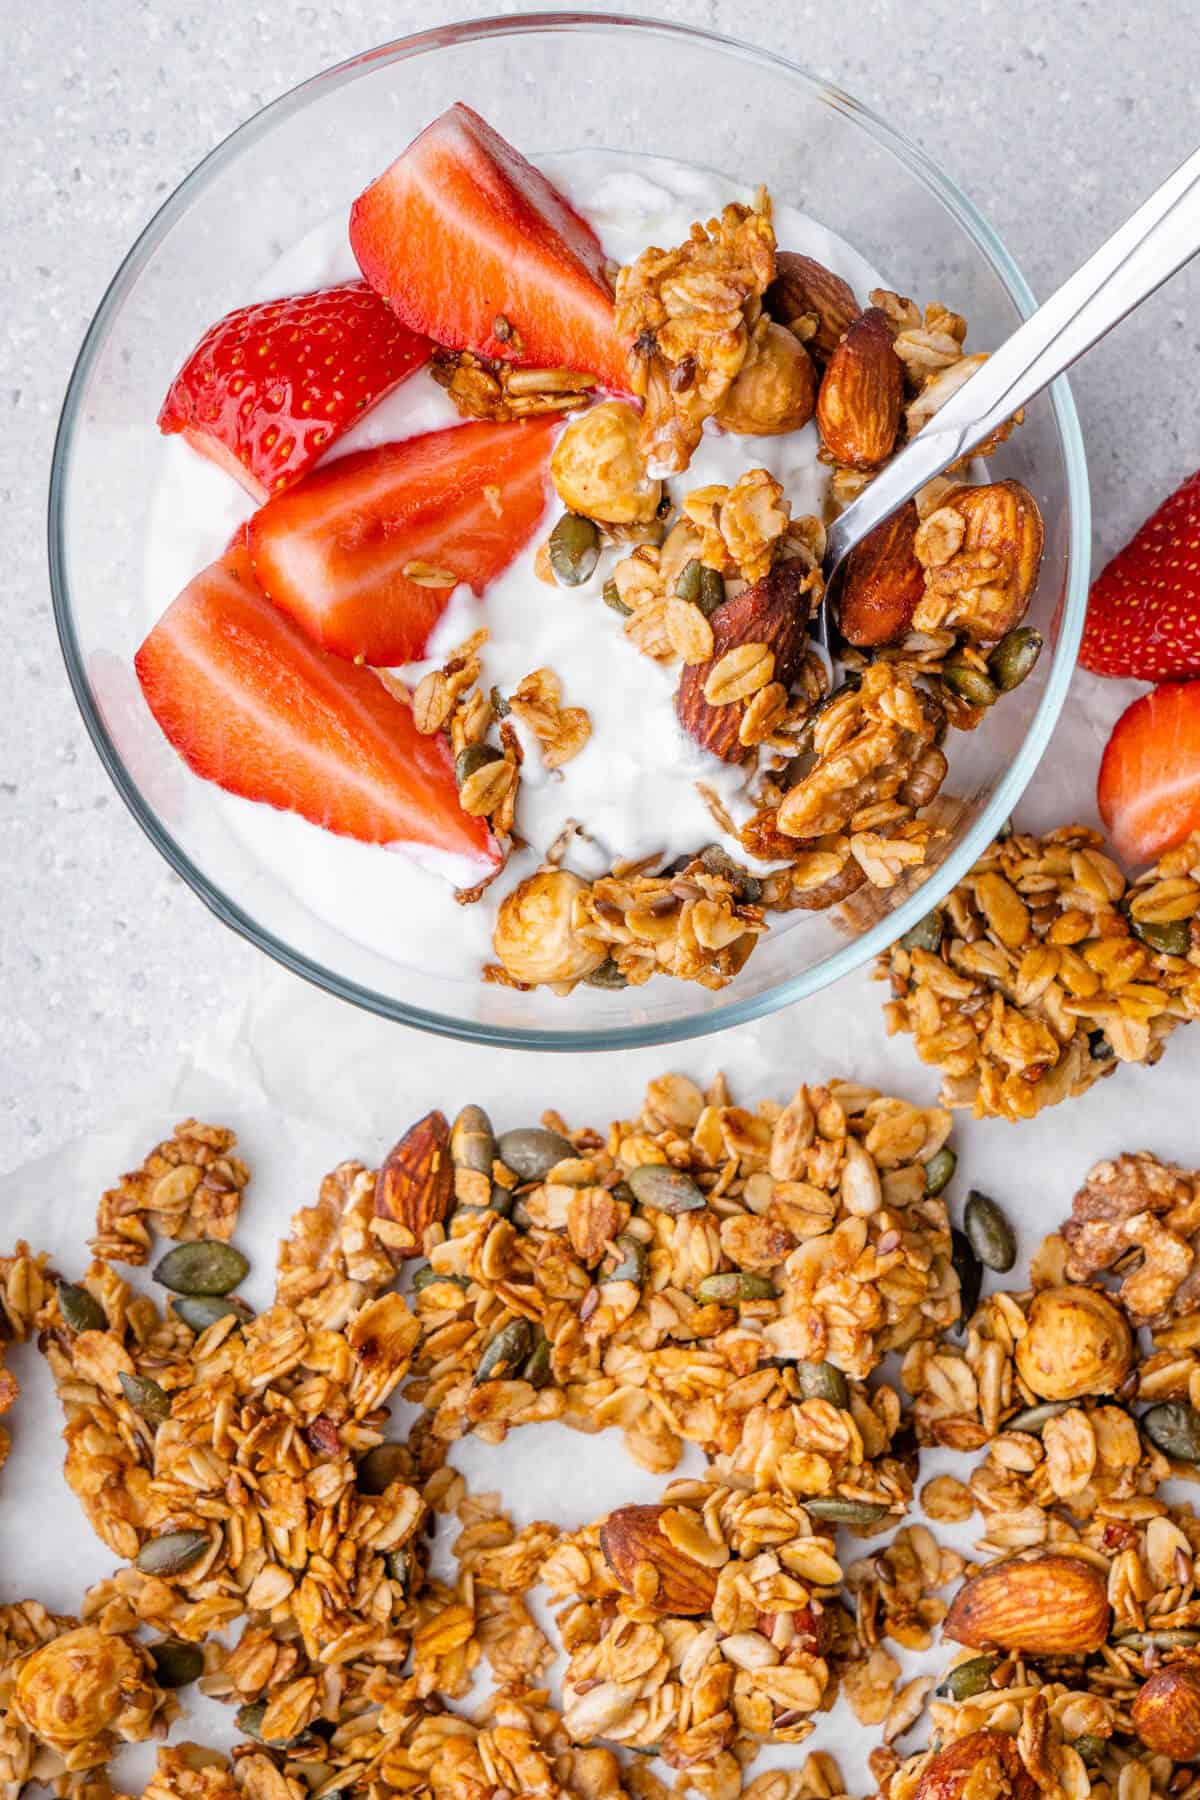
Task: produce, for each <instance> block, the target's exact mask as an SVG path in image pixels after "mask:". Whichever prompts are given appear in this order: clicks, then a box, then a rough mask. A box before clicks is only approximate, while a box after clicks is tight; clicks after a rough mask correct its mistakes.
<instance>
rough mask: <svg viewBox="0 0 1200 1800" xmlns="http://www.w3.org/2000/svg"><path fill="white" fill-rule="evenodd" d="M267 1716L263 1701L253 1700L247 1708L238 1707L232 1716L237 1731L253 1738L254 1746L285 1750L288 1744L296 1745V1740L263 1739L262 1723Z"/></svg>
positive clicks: (265, 1704)
mask: <svg viewBox="0 0 1200 1800" xmlns="http://www.w3.org/2000/svg"><path fill="white" fill-rule="evenodd" d="M266 1716H267V1703H266V1701H265V1700H253V1701H251V1702H250V1704H249V1705H248V1706H239V1707H238V1709H237V1712H236V1713H235V1714H234V1723H235V1725H236V1726H237V1728H238V1730H239V1731H242V1732H244V1733H245V1734H246V1736H247V1737H248V1738H253V1739H254V1742H255V1743H256V1744H268V1745H270V1747H271V1749H272V1750H286V1749H287V1747H288V1746H289V1745H290V1744H294V1743H297V1742H298V1741H299V1740H298V1739H296V1738H265V1737H264V1736H263V1734H262V1722H263V1720H264V1719H265V1718H266Z"/></svg>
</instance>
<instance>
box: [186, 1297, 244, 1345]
mask: <svg viewBox="0 0 1200 1800" xmlns="http://www.w3.org/2000/svg"><path fill="white" fill-rule="evenodd" d="M174 1305H175V1316H176V1317H177V1318H180V1319H182V1320H183V1322H184V1324H185V1325H188V1326H190V1327H191V1329H192V1330H193V1331H194V1332H195V1333H196V1335H197V1337H198V1336H199V1335H200V1333H201V1332H202V1331H207V1330H208V1328H209V1326H210V1325H215V1324H216V1323H217V1320H218V1319H228V1318H230V1317H233V1318H235V1319H237V1320H238V1321H239V1322H240V1323H241V1324H243V1325H245V1324H247V1323H248V1322H249V1321H250V1320H251V1319H252V1318H253V1317H254V1312H253V1309H252V1308H251V1307H249V1306H247V1305H246V1302H245V1301H244V1300H241V1299H239V1298H238V1296H237V1295H236V1294H229V1295H218V1294H196V1295H193V1296H191V1297H188V1298H182V1297H181V1298H180V1299H178V1300H176V1301H175V1303H174Z"/></svg>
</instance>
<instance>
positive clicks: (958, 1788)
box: [914, 1731, 1039, 1800]
mask: <svg viewBox="0 0 1200 1800" xmlns="http://www.w3.org/2000/svg"><path fill="white" fill-rule="evenodd" d="M977 1770H978V1771H979V1772H978V1774H977V1773H976V1771H977ZM968 1782H969V1783H970V1784H971V1792H972V1794H988V1795H993V1796H995V1800H1001V1797H1002V1796H1004V1795H1011V1796H1013V1800H1038V1793H1039V1790H1038V1785H1037V1782H1036V1781H1035V1780H1034V1779H1033V1776H1032V1775H1031V1774H1030V1773H1029V1770H1028V1769H1027V1768H1026V1767H1025V1764H1024V1763H1023V1762H1022V1761H1021V1752H1020V1749H1019V1748H1018V1745H1017V1740H1016V1738H1015V1737H1014V1736H1013V1735H1012V1734H1011V1732H1007V1731H969V1732H967V1734H966V1736H965V1737H960V1738H956V1739H955V1741H954V1742H953V1743H952V1744H947V1746H946V1748H945V1749H944V1750H939V1751H938V1752H937V1754H936V1755H934V1756H932V1757H930V1759H929V1761H928V1762H927V1763H926V1764H925V1767H924V1768H923V1769H922V1771H921V1779H920V1781H919V1782H918V1783H917V1791H916V1794H915V1796H914V1800H960V1797H961V1796H962V1794H963V1793H964V1792H965V1790H966V1787H967V1784H968Z"/></svg>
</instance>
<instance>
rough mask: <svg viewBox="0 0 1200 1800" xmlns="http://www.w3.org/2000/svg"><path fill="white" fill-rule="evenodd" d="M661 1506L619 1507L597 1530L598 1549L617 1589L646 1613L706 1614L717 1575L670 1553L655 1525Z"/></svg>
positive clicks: (667, 1541)
mask: <svg viewBox="0 0 1200 1800" xmlns="http://www.w3.org/2000/svg"><path fill="white" fill-rule="evenodd" d="M666 1510H667V1509H666V1507H665V1506H619V1507H618V1508H617V1510H616V1512H613V1513H609V1515H608V1517H607V1519H606V1520H605V1521H604V1523H603V1525H602V1526H601V1527H600V1548H601V1550H602V1551H603V1553H604V1560H605V1562H606V1563H607V1564H608V1566H609V1568H610V1569H611V1570H612V1572H613V1577H614V1579H615V1580H616V1582H617V1585H618V1587H620V1588H622V1589H623V1590H624V1591H625V1593H627V1594H629V1595H630V1596H631V1597H632V1598H633V1599H635V1600H638V1601H640V1602H641V1604H642V1606H643V1607H644V1608H645V1609H646V1611H647V1612H651V1613H655V1614H658V1615H660V1616H661V1615H665V1614H667V1613H672V1614H676V1615H683V1616H685V1617H686V1616H693V1615H695V1614H696V1613H706V1612H708V1611H709V1609H710V1607H711V1606H712V1603H713V1596H714V1595H715V1594H716V1591H717V1571H716V1570H715V1569H710V1568H706V1567H705V1566H704V1564H703V1563H698V1562H695V1561H694V1560H693V1559H692V1558H691V1557H690V1556H685V1555H684V1553H683V1552H682V1551H681V1550H678V1549H676V1547H675V1545H674V1544H673V1543H671V1541H670V1539H669V1538H668V1537H667V1536H666V1535H665V1533H664V1532H663V1531H662V1529H661V1528H660V1525H659V1520H660V1519H661V1517H662V1515H663V1513H664V1512H666Z"/></svg>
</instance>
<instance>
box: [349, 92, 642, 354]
mask: <svg viewBox="0 0 1200 1800" xmlns="http://www.w3.org/2000/svg"><path fill="white" fill-rule="evenodd" d="M350 244H351V247H352V249H353V251H354V254H355V256H356V257H357V258H358V266H359V268H360V269H361V270H362V272H363V274H364V275H365V276H366V278H367V280H368V281H369V282H370V283H371V286H372V287H374V288H378V290H379V292H380V293H381V294H382V295H383V297H384V299H385V300H387V301H389V302H390V303H391V305H392V306H394V307H395V309H396V311H397V312H398V313H399V315H400V317H401V318H402V319H403V320H404V321H405V323H406V324H408V325H411V326H412V328H413V330H414V331H423V332H425V333H426V334H427V336H429V337H431V338H434V339H435V340H436V342H437V343H439V344H445V345H446V346H447V347H448V348H450V349H452V350H476V351H479V352H480V353H481V354H483V355H485V356H496V357H502V358H507V360H508V361H510V362H519V363H533V364H540V365H542V366H544V367H550V368H568V369H586V370H590V371H591V373H592V374H594V375H598V376H599V377H600V379H601V380H602V381H604V382H606V383H607V384H608V385H609V386H610V387H615V388H624V387H626V386H627V382H628V378H627V374H626V368H625V356H626V349H627V346H626V345H625V344H623V343H622V342H621V341H620V339H619V338H618V336H617V331H616V327H615V324H614V322H613V304H612V289H611V287H610V286H609V282H608V278H607V276H606V274H605V266H604V250H603V248H602V246H601V243H600V240H599V238H598V237H597V236H596V234H595V232H594V231H593V230H592V228H591V226H590V225H589V224H588V223H587V222H586V220H584V219H581V218H580V216H579V214H578V213H577V212H575V211H574V209H573V208H572V207H571V206H570V205H569V204H568V202H567V201H566V200H565V199H564V198H563V196H562V195H561V194H560V193H559V192H558V190H557V189H556V188H554V187H552V186H551V184H550V182H548V181H547V180H546V177H545V176H544V175H542V174H540V173H539V172H538V170H537V169H535V168H534V166H533V164H532V163H529V162H526V160H525V158H524V157H523V156H521V155H519V154H518V152H517V151H516V150H514V149H513V148H512V145H511V144H507V143H505V141H504V139H503V138H502V137H501V136H500V135H499V133H498V132H495V131H493V130H492V128H491V126H490V125H488V124H487V123H485V121H484V120H483V119H481V118H480V117H479V114H478V113H474V112H472V111H471V109H470V107H469V106H463V105H462V103H461V102H460V103H459V104H458V105H457V106H452V107H451V108H450V110H449V111H448V112H444V113H443V114H442V115H441V117H440V118H438V119H435V120H434V121H433V124H432V125H429V126H427V127H426V129H425V130H424V131H423V132H422V133H421V135H420V137H418V138H416V139H414V141H413V142H412V143H411V144H410V145H409V146H408V149H407V150H405V151H404V153H403V155H401V156H400V157H398V158H397V160H396V161H395V162H394V163H393V164H392V166H391V168H390V169H388V170H386V171H385V173H384V174H382V175H381V176H380V177H379V179H378V180H377V181H374V182H372V184H371V186H370V187H369V188H368V189H367V190H366V192H365V193H363V194H360V195H359V197H358V199H357V200H356V201H355V202H354V206H353V208H352V210H351V213H350Z"/></svg>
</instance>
